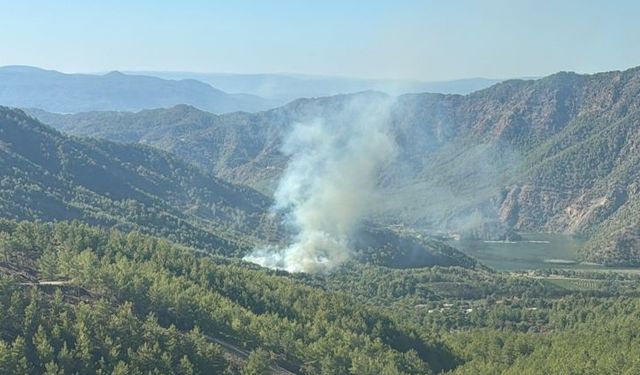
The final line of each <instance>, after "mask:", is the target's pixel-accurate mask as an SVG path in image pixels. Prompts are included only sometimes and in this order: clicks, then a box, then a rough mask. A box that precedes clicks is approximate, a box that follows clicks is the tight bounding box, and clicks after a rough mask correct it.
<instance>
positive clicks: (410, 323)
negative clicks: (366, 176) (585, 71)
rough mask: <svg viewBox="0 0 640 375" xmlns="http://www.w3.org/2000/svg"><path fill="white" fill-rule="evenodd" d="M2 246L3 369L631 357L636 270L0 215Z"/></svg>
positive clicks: (470, 364)
mask: <svg viewBox="0 0 640 375" xmlns="http://www.w3.org/2000/svg"><path fill="white" fill-rule="evenodd" d="M0 249H2V254H0V256H1V259H0V273H2V274H4V275H5V276H3V277H2V278H1V279H0V280H1V281H0V299H1V303H0V309H2V311H0V312H1V313H2V315H3V316H4V317H11V318H7V319H3V322H2V325H1V326H0V361H2V364H3V366H1V368H2V369H7V371H9V373H15V372H26V373H41V372H43V371H45V370H46V371H49V372H53V373H56V371H57V373H68V372H74V371H76V372H79V373H93V372H96V371H102V372H103V373H104V372H107V373H154V371H155V373H168V372H173V373H222V371H226V372H227V373H246V374H251V373H261V372H263V371H264V369H265V368H269V369H271V370H270V371H274V372H278V371H279V370H278V368H279V369H283V368H284V369H287V370H289V371H293V372H295V373H303V374H349V373H351V374H381V373H384V374H426V373H432V372H436V373H441V372H451V373H452V374H478V373H481V374H492V373H496V372H504V373H516V372H523V373H531V374H538V373H594V374H619V373H629V374H632V373H634V372H635V371H637V369H638V365H640V363H639V362H638V360H637V358H640V357H639V356H638V355H636V354H640V353H635V352H634V351H635V350H636V349H635V348H638V347H640V346H639V345H638V344H640V341H639V340H640V331H639V330H640V328H639V327H640V304H639V302H638V296H640V275H638V274H635V273H603V272H593V273H591V272H584V271H562V270H548V271H541V272H539V273H535V274H528V273H521V274H517V273H514V274H503V273H495V272H493V271H490V270H485V269H476V270H474V269H468V268H456V267H453V268H452V267H431V268H421V269H389V268H385V267H379V266H367V265H363V264H360V263H351V264H348V265H346V266H345V267H343V268H342V269H340V270H339V271H338V272H336V273H334V274H330V275H317V276H311V275H305V274H295V275H289V274H287V273H284V272H275V271H267V270H264V269H259V268H257V267H254V266H250V265H247V264H243V263H240V262H237V261H233V260H229V259H228V258H219V257H211V256H207V255H204V254H202V253H199V252H196V251H193V250H192V249H189V248H184V247H181V246H178V245H174V244H172V243H170V242H167V241H165V240H160V239H157V238H154V237H150V236H147V235H142V234H139V233H135V232H132V233H129V234H125V233H121V232H118V231H113V230H111V231H105V230H101V229H97V228H94V227H90V226H87V225H84V224H79V223H58V224H34V223H29V222H14V221H0ZM587 280H589V281H587ZM38 281H40V283H39V284H40V285H38ZM46 281H58V283H51V285H49V283H47V282H46ZM567 286H571V287H567ZM214 339H215V340H222V341H223V342H224V343H225V346H220V345H219V344H217V341H215V340H214ZM226 345H230V346H232V347H234V348H238V349H239V350H243V351H245V352H251V353H252V354H250V355H248V356H240V358H238V355H237V353H234V351H232V350H230V349H229V348H228V347H227V346H226ZM623 354H624V355H623ZM274 366H278V367H274Z"/></svg>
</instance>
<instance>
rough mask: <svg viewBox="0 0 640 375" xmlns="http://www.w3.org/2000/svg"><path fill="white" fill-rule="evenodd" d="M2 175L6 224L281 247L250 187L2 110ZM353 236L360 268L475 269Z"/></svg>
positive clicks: (217, 245) (225, 249)
mask: <svg viewBox="0 0 640 375" xmlns="http://www.w3.org/2000/svg"><path fill="white" fill-rule="evenodd" d="M0 171H1V172H2V179H0V211H1V212H2V215H1V216H2V217H4V218H10V219H24V220H44V221H52V220H79V221H81V222H85V223H90V224H98V225H102V226H107V227H111V228H117V229H120V230H123V231H130V230H139V231H142V232H146V233H151V234H154V235H157V236H160V237H164V238H168V239H170V240H172V241H175V242H178V243H181V244H184V245H188V246H191V247H195V248H198V249H200V250H209V251H213V252H215V253H217V254H222V255H227V256H242V255H244V254H245V253H246V252H247V251H248V250H250V249H251V248H252V247H254V246H256V245H258V244H264V243H276V244H281V243H284V242H286V241H287V234H288V232H287V230H286V228H284V226H283V225H282V223H281V220H282V218H280V217H278V216H273V215H271V214H270V207H271V205H272V202H271V200H270V199H268V198H267V197H265V196H264V195H262V194H260V193H258V192H257V191H255V190H253V189H251V188H247V187H243V186H237V185H233V184H230V183H227V182H224V181H222V180H220V179H218V178H215V177H211V176H209V175H208V174H205V173H203V172H202V171H201V170H199V169H197V168H195V167H193V166H191V165H189V164H187V163H185V162H183V161H181V160H179V159H177V158H175V157H173V156H172V155H170V154H168V153H165V152H162V151H158V150H156V149H153V148H151V147H148V146H142V145H123V144H119V143H113V142H108V141H100V140H93V139H88V138H73V137H69V136H65V135H63V134H61V133H59V132H58V131H56V130H54V129H52V128H50V127H48V126H45V125H42V124H41V123H39V122H38V121H36V120H35V119H33V118H30V117H28V116H26V115H25V114H24V113H23V112H22V111H20V110H16V109H9V108H4V107H0ZM373 234H375V235H373ZM361 237H362V238H361V239H360V240H359V241H358V242H357V244H356V246H355V248H354V251H355V254H356V257H357V259H359V260H361V261H364V262H370V263H374V264H381V265H389V266H393V267H424V266H431V265H461V266H466V267H473V266H475V264H476V262H475V261H474V260H472V259H471V258H469V257H467V256H465V255H463V254H462V253H460V252H459V251H457V250H455V249H453V248H451V247H450V246H447V245H445V244H443V243H441V242H438V241H435V240H430V241H416V240H413V239H411V238H410V237H405V236H402V235H399V234H396V233H393V232H391V231H388V230H384V229H373V228H369V227H367V226H364V227H363V228H361ZM402 244H410V245H411V246H401V245H402ZM411 259H414V260H415V261H413V262H411Z"/></svg>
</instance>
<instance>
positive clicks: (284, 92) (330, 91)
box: [131, 71, 502, 104]
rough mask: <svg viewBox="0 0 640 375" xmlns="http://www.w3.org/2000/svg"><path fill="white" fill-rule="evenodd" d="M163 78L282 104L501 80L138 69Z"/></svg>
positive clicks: (470, 87) (476, 86) (465, 89)
mask: <svg viewBox="0 0 640 375" xmlns="http://www.w3.org/2000/svg"><path fill="white" fill-rule="evenodd" d="M131 73H132V74H144V75H150V76H155V77H160V78H165V79H196V80H199V81H202V82H206V83H208V84H210V85H212V86H214V87H217V88H219V89H221V90H224V91H226V92H234V93H235V92H238V93H247V94H253V95H258V96H261V97H263V98H269V99H272V100H276V101H279V102H280V103H281V104H285V103H287V102H290V101H292V100H295V99H299V98H314V97H319V96H331V95H337V94H348V93H355V92H360V91H368V90H375V91H382V92H385V93H388V94H390V95H401V94H407V93H417V92H433V93H441V94H468V93H470V92H473V91H477V90H481V89H484V88H487V87H489V86H491V85H493V84H496V83H498V82H501V81H502V80H501V79H491V78H467V79H457V80H450V81H433V82H421V81H417V80H391V79H386V80H384V79H357V78H346V77H329V76H314V75H299V74H231V73H227V74H225V73H193V72H161V71H141V72H131Z"/></svg>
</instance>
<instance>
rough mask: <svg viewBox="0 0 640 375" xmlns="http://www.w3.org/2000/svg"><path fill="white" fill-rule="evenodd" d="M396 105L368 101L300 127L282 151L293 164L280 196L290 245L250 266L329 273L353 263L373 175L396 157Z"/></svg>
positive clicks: (259, 253) (258, 253) (372, 199)
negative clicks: (392, 119) (392, 118)
mask: <svg viewBox="0 0 640 375" xmlns="http://www.w3.org/2000/svg"><path fill="white" fill-rule="evenodd" d="M390 107H391V99H389V98H381V97H379V96H369V95H367V96H365V97H358V98H356V99H353V100H352V101H351V102H350V103H349V104H348V105H347V106H345V107H343V108H341V109H339V110H337V113H332V114H331V115H330V116H328V117H327V118H317V119H315V120H313V121H308V122H304V123H298V124H295V125H294V126H293V129H292V131H291V133H290V134H289V136H288V137H287V138H286V139H285V141H284V143H283V146H282V152H283V153H285V154H286V155H288V156H290V160H289V164H288V166H287V169H286V170H285V172H284V174H283V176H282V178H281V179H280V181H279V184H278V188H277V190H276V192H275V201H276V203H275V209H276V210H278V211H281V212H284V213H285V217H286V221H287V224H289V225H291V227H292V229H293V231H294V233H295V234H294V235H293V237H292V240H293V242H292V243H291V244H290V245H289V246H287V247H284V248H280V247H277V246H266V247H264V248H261V249H256V250H255V251H253V252H252V253H251V254H249V255H248V256H246V257H245V260H247V261H250V262H253V263H257V264H260V265H262V266H265V267H270V268H277V269H284V270H287V271H289V272H324V271H328V270H330V269H331V268H333V267H335V266H337V265H339V264H340V263H342V262H344V261H345V260H347V259H348V258H349V255H350V250H349V239H350V236H351V235H352V234H353V231H354V230H355V229H356V228H357V226H358V224H359V223H360V222H361V220H362V219H363V218H364V217H365V216H366V215H367V214H368V213H369V212H370V209H371V208H372V207H373V206H374V205H375V204H376V200H377V199H378V198H377V194H376V185H377V183H376V176H377V173H376V172H377V171H378V169H379V168H380V167H381V165H382V164H384V163H385V162H388V161H389V160H391V159H392V158H393V156H394V154H395V143H394V142H393V139H392V137H391V136H390V135H389V132H388V126H389V125H388V124H389V110H390Z"/></svg>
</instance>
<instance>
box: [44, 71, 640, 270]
mask: <svg viewBox="0 0 640 375" xmlns="http://www.w3.org/2000/svg"><path fill="white" fill-rule="evenodd" d="M367 95H369V96H372V95H373V96H380V95H383V94H376V93H371V92H367V93H360V94H353V95H338V96H333V97H326V98H317V99H300V100H296V101H294V102H292V103H290V104H288V105H286V106H283V107H280V108H276V109H272V110H269V111H265V112H260V113H254V114H245V113H234V114H226V115H220V116H217V115H212V114H208V113H204V112H202V111H198V110H196V109H194V108H189V107H184V106H180V107H174V108H169V109H159V110H153V111H144V112H139V113H135V114H132V113H129V114H109V113H86V114H78V115H72V116H57V115H49V114H44V113H36V112H34V114H35V115H37V116H40V118H41V119H42V120H43V121H44V122H48V123H51V124H52V125H55V126H57V127H59V128H64V129H66V130H67V131H69V132H71V133H75V134H85V135H98V136H101V137H105V138H108V139H115V140H118V141H125V142H141V143H148V144H151V145H154V146H156V147H159V148H162V149H165V150H167V151H171V152H173V153H175V154H176V155H178V156H179V157H181V158H183V159H185V160H187V161H189V162H192V163H194V164H196V165H198V166H200V167H201V168H204V169H205V170H209V171H213V172H214V173H215V174H216V175H217V176H219V177H222V178H224V179H227V180H230V181H234V182H237V183H242V184H246V185H250V186H253V187H255V188H258V189H260V190H262V191H264V192H267V193H268V192H270V190H271V189H273V186H274V181H275V180H277V177H278V176H279V175H280V173H281V171H282V170H283V168H284V167H285V166H286V162H287V158H286V157H285V156H284V155H283V154H282V153H281V152H280V147H281V144H282V139H283V137H284V136H285V135H286V134H288V132H289V129H290V128H291V126H292V124H294V123H296V122H300V121H303V122H304V121H307V120H309V119H313V118H316V117H324V118H327V119H331V116H332V113H336V112H339V111H340V109H341V108H344V107H345V106H346V105H347V104H348V103H349V101H350V100H352V98H354V97H361V98H362V97H364V98H365V99H366V98H367ZM639 119H640V68H634V69H629V70H626V71H614V72H606V73H598V74H594V75H579V74H575V73H568V72H562V73H557V74H554V75H551V76H548V77H545V78H542V79H538V80H509V81H505V82H502V83H499V84H496V85H494V86H492V87H490V88H487V89H484V90H480V91H476V92H474V93H471V94H468V95H443V94H428V93H427V94H410V95H403V96H400V97H398V98H397V100H396V101H395V103H394V105H393V108H392V110H391V117H390V124H391V128H392V129H393V134H394V137H395V140H396V143H397V144H398V145H399V147H398V148H399V150H400V154H399V156H398V161H399V162H397V163H394V164H393V165H392V167H391V168H388V169H387V170H385V171H383V172H382V175H381V186H382V187H383V188H384V190H385V199H384V200H383V201H381V202H380V205H379V208H380V211H381V212H380V214H379V215H378V216H379V218H378V219H379V221H381V222H384V223H387V224H404V225H409V226H414V227H417V228H431V229H434V230H453V231H466V232H469V231H470V232H471V233H472V234H473V235H479V236H481V237H482V236H485V234H487V233H490V232H492V231H495V230H499V231H501V232H504V230H509V229H513V230H518V231H544V232H558V233H571V234H577V235H583V236H586V237H588V238H589V241H588V242H587V245H586V247H585V249H584V254H583V258H584V259H586V260H589V261H594V262H599V263H605V264H609V265H639V264H640V254H639V253H638V249H639V248H640V234H639V232H640V231H639V230H638V228H639V226H640V215H638V214H637V212H638V209H637V207H638V206H639V205H640V189H638V188H637V186H636V185H637V184H638V177H639V176H638V171H639V170H640V168H638V167H639V166H638V158H639V157H640V153H638V150H637V147H636V146H635V145H636V144H637V143H638V142H639V141H640V139H639V136H640V134H639V121H640V120H639Z"/></svg>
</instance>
